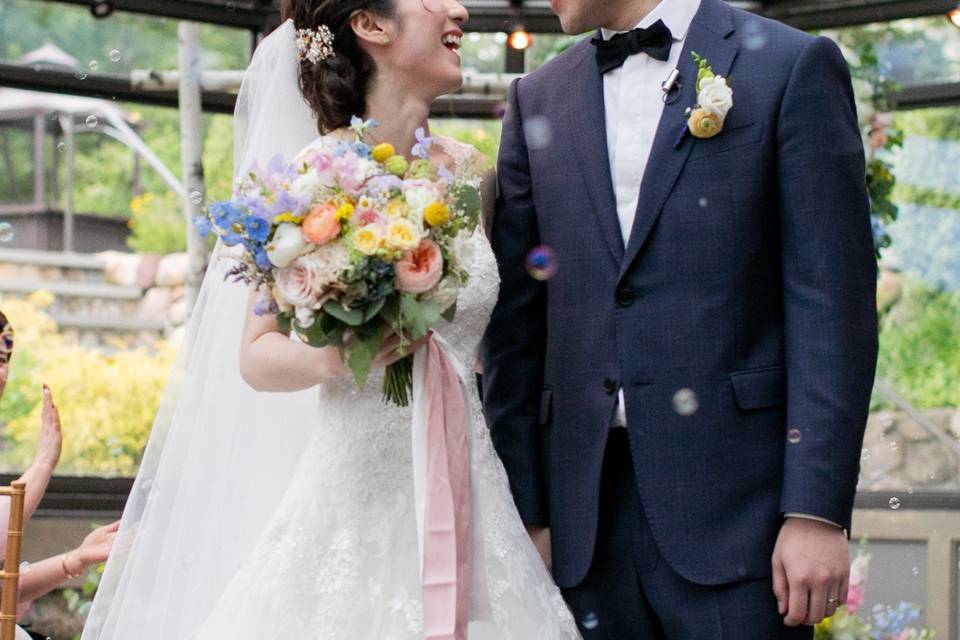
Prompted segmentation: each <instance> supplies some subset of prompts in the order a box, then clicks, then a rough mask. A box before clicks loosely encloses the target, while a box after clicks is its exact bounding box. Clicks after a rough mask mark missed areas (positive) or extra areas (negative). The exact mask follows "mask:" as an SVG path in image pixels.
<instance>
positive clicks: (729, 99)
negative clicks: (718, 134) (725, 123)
mask: <svg viewBox="0 0 960 640" xmlns="http://www.w3.org/2000/svg"><path fill="white" fill-rule="evenodd" d="M697 101H698V102H699V103H700V107H701V108H702V109H703V110H704V111H707V112H709V113H713V114H716V115H717V116H719V117H720V120H721V121H722V120H724V119H725V118H726V117H727V113H729V112H730V109H732V108H733V89H731V88H730V87H729V86H728V85H727V80H726V78H724V77H723V76H714V77H713V78H710V79H709V80H704V82H703V86H702V87H700V95H699V96H697Z"/></svg>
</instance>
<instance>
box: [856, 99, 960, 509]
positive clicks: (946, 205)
mask: <svg viewBox="0 0 960 640" xmlns="http://www.w3.org/2000/svg"><path fill="white" fill-rule="evenodd" d="M894 127H895V128H899V129H902V131H903V133H904V143H903V147H902V148H897V149H894V150H892V151H890V152H888V153H886V154H885V155H884V156H882V157H883V158H884V159H886V160H888V161H889V162H890V163H891V164H890V166H891V172H892V174H893V175H894V177H895V179H896V186H895V188H894V191H893V201H894V204H895V205H897V206H898V208H899V213H898V217H897V219H896V221H895V222H893V223H892V224H889V225H888V227H887V229H886V231H887V233H888V235H889V236H890V239H891V241H892V244H891V246H890V247H889V248H887V249H884V250H883V258H882V260H881V276H880V281H879V310H880V318H881V331H880V359H879V365H878V368H877V374H878V381H879V382H878V387H877V390H876V393H875V394H874V401H873V407H872V408H873V414H872V416H871V420H870V423H869V426H868V431H867V439H866V443H865V445H864V446H865V450H864V457H863V465H862V470H863V475H862V477H861V485H860V487H861V489H868V490H870V489H872V490H899V491H908V492H912V491H957V490H958V489H960V476H958V469H957V457H958V456H957V452H958V450H960V412H958V407H960V322H958V320H957V319H958V318H960V251H958V250H957V247H958V246H960V171H958V167H960V108H958V107H949V108H940V109H925V110H918V111H914V112H904V113H900V114H897V115H896V117H895V119H894Z"/></svg>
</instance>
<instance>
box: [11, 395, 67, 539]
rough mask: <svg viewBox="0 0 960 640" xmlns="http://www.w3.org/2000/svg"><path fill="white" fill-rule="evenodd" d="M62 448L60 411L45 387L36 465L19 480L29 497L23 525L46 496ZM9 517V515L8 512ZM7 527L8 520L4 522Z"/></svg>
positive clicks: (24, 509) (24, 510) (35, 456)
mask: <svg viewBox="0 0 960 640" xmlns="http://www.w3.org/2000/svg"><path fill="white" fill-rule="evenodd" d="M62 448H63V432H62V431H61V428H60V411H59V410H58V409H57V405H56V404H55V403H54V402H53V393H52V392H51V391H50V387H48V386H46V385H44V386H43V408H42V409H41V414H40V438H39V441H38V443H37V453H36V455H34V457H33V462H32V463H31V464H30V466H29V467H28V468H27V470H26V471H24V473H23V475H22V476H20V481H21V482H25V483H26V485H27V487H26V494H25V495H24V501H23V524H24V526H26V524H27V523H28V522H29V521H30V518H32V517H33V514H34V513H35V512H36V510H37V507H39V506H40V501H41V500H42V499H43V495H44V494H45V493H46V492H47V486H48V485H49V484H50V478H51V477H53V471H54V469H55V468H56V467H57V463H59V462H60V451H61V449H62ZM8 513H9V512H8ZM4 523H6V520H4Z"/></svg>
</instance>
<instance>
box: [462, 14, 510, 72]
mask: <svg viewBox="0 0 960 640" xmlns="http://www.w3.org/2000/svg"><path fill="white" fill-rule="evenodd" d="M506 43H507V34H506V33H471V32H470V23H467V35H466V37H465V38H464V39H463V41H462V42H461V44H460V56H461V58H462V59H463V68H464V70H465V71H474V72H479V73H503V70H504V68H505V65H506V56H507V50H506V47H507V44H506Z"/></svg>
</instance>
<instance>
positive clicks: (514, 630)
mask: <svg viewBox="0 0 960 640" xmlns="http://www.w3.org/2000/svg"><path fill="white" fill-rule="evenodd" d="M314 144H322V139H321V140H320V141H318V142H317V143H314ZM444 148H445V149H447V150H448V152H449V153H450V155H451V156H453V157H454V159H455V160H457V167H458V171H459V172H463V171H468V170H469V168H468V167H469V165H470V162H469V161H465V159H466V156H467V154H468V153H469V154H475V153H476V152H475V151H474V150H473V149H472V147H465V146H463V145H459V144H456V143H452V142H451V141H447V142H445V143H444ZM472 242H473V256H474V263H473V267H472V269H471V270H470V273H471V277H470V282H469V284H468V286H467V287H466V288H465V289H464V290H463V291H461V293H460V296H459V300H458V305H457V308H458V312H457V317H456V320H455V322H454V323H452V324H450V323H446V322H442V324H440V325H439V326H437V327H436V330H437V332H438V333H439V334H440V335H442V336H443V337H444V338H445V339H446V340H447V342H448V343H449V344H450V346H451V347H452V349H453V350H454V351H455V353H456V356H457V358H458V359H459V360H460V361H461V362H462V363H470V364H471V365H472V363H474V362H475V361H476V359H477V350H478V345H479V342H480V338H481V336H482V335H483V332H484V329H485V327H486V325H487V322H488V320H489V316H490V313H491V311H492V308H493V305H494V303H495V302H496V300H497V293H498V288H499V278H498V275H497V265H496V260H495V258H494V255H493V252H492V250H491V247H490V244H489V242H488V241H487V238H486V236H485V234H484V233H483V232H482V230H479V229H478V231H477V232H476V233H475V235H474V236H473V239H472ZM471 368H472V366H468V367H467V369H468V370H469V369H471ZM382 380H383V373H382V370H381V371H380V372H379V373H378V374H376V375H372V376H371V379H370V380H369V381H368V382H367V385H366V387H365V388H364V390H362V391H358V390H357V389H356V387H355V384H354V383H353V381H352V379H351V378H344V379H340V380H336V381H331V382H328V383H326V384H323V385H322V386H321V387H320V390H319V397H318V402H319V403H320V407H321V411H320V415H321V416H322V420H321V422H320V423H319V424H317V425H316V430H315V434H314V436H313V438H312V441H311V442H310V444H309V445H308V447H307V448H306V449H305V450H304V451H303V455H302V456H301V458H300V460H299V462H298V463H297V465H298V466H297V469H296V472H295V474H294V479H293V481H292V482H291V483H290V486H289V489H288V490H287V491H286V494H285V495H284V496H283V497H282V500H281V501H280V503H279V505H278V508H277V509H276V512H275V513H274V515H273V517H272V520H271V522H270V524H269V526H268V527H267V529H266V532H265V533H264V534H263V536H262V537H261V538H260V540H259V542H258V543H257V545H256V548H255V550H254V552H253V553H252V554H251V555H250V556H249V557H248V559H247V560H246V561H245V562H244V563H243V565H242V566H241V568H240V570H239V572H238V573H237V575H236V576H235V577H234V579H233V580H232V581H231V583H230V585H229V586H228V588H227V590H226V592H225V593H224V594H223V596H222V597H221V598H220V600H219V602H218V603H217V605H216V607H215V609H214V611H213V613H212V614H211V616H210V617H209V618H208V619H207V620H206V622H205V623H204V624H203V625H202V626H201V628H200V630H199V631H198V633H197V634H196V635H195V638H196V640H226V639H230V640H243V639H250V640H254V639H256V640H264V639H265V638H317V639H320V638H322V639H325V640H340V639H342V640H422V638H423V616H422V607H421V588H420V579H419V571H420V560H419V548H418V539H417V525H416V521H415V516H414V479H413V463H412V449H411V411H410V409H409V408H408V409H401V408H398V407H394V406H392V405H391V406H388V405H386V404H384V403H383V401H382V400H381V397H380V387H381V383H382ZM467 382H468V385H469V387H470V389H469V391H470V397H471V398H472V400H471V404H472V406H470V407H469V411H470V413H471V416H472V419H471V433H470V437H471V442H470V449H471V467H472V473H471V486H472V496H473V513H474V516H473V547H472V567H471V571H472V575H473V589H472V603H471V615H470V620H471V622H470V625H469V629H468V634H469V640H511V639H515V640H568V639H571V640H572V639H577V638H579V637H580V635H579V633H578V632H577V629H576V625H575V623H574V621H573V619H572V617H571V614H570V612H569V610H568V609H567V607H566V605H565V603H564V601H563V599H562V598H561V596H560V592H559V590H558V589H557V587H556V586H555V585H554V583H553V581H552V579H551V577H550V575H549V573H548V572H547V570H546V568H545V567H544V565H543V562H542V561H541V559H540V557H539V555H538V554H537V552H536V550H535V548H534V547H533V544H532V543H531V542H530V540H529V538H528V537H527V535H526V532H525V530H524V527H523V525H522V523H521V521H520V518H519V515H518V514H517V511H516V507H515V506H514V503H513V500H512V497H511V494H510V488H509V485H508V483H507V477H506V474H505V472H504V468H503V466H502V464H501V463H500V460H499V458H498V457H497V454H496V452H495V451H494V448H493V444H492V441H491V438H490V434H489V432H488V430H487V426H486V424H485V422H484V419H483V416H482V415H481V405H480V401H479V398H478V394H477V388H476V382H475V379H474V376H468V381H467Z"/></svg>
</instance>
